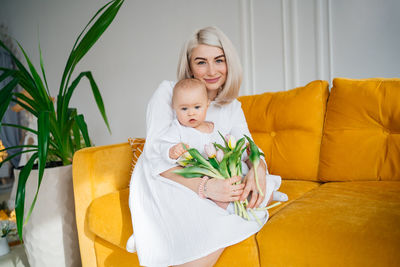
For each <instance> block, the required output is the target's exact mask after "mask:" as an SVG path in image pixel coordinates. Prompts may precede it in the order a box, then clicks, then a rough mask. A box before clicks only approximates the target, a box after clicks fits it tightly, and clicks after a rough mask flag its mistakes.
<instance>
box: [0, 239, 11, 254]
mask: <svg viewBox="0 0 400 267" xmlns="http://www.w3.org/2000/svg"><path fill="white" fill-rule="evenodd" d="M8 252H10V246H9V245H8V241H7V238H5V237H0V256H3V255H6V254H7V253H8Z"/></svg>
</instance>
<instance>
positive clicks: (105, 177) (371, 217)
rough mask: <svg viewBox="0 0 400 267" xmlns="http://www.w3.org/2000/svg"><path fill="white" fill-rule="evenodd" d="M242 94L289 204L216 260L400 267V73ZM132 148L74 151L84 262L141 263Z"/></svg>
mask: <svg viewBox="0 0 400 267" xmlns="http://www.w3.org/2000/svg"><path fill="white" fill-rule="evenodd" d="M240 101H241V102H242V107H243V110H244V112H245V115H246V119H247V122H248V125H249V129H250V131H251V132H252V135H253V138H254V140H255V141H256V143H257V144H258V145H259V146H260V147H261V148H262V149H263V151H264V152H265V155H266V160H267V163H268V168H269V171H270V173H272V174H278V175H281V176H282V178H283V183H282V186H281V189H280V190H281V191H283V192H285V193H287V194H288V196H289V201H288V202H286V203H284V204H282V205H280V206H277V207H276V208H274V209H273V210H271V211H270V220H269V221H268V222H267V224H266V225H265V226H264V227H263V229H262V230H261V231H260V232H259V233H257V234H256V235H254V236H251V237H250V238H248V239H246V240H244V241H242V242H241V243H238V244H236V245H234V246H231V247H228V248H227V249H225V251H224V252H223V254H222V256H221V258H220V259H219V261H218V262H217V266H227V267H228V266H229V267H230V266H240V267H243V266H400V79H384V78H375V79H363V80H351V79H343V78H336V79H334V81H333V86H332V88H331V90H329V85H328V83H327V82H326V81H313V82H311V83H309V84H307V85H306V86H304V87H299V88H296V89H293V90H289V91H285V92H277V93H264V94H261V95H254V96H244V97H240ZM132 152H135V153H136V156H137V155H138V153H137V152H139V153H140V151H137V150H136V151H132V148H131V146H130V145H129V143H123V144H115V145H108V146H101V147H93V148H87V149H83V150H80V151H78V152H77V153H76V154H75V156H74V160H73V182H74V194H75V207H76V222H77V229H78V235H79V246H80V251H81V257H82V266H84V267H94V266H115V267H123V266H139V263H138V259H137V255H136V254H130V253H128V252H126V251H125V244H126V241H127V239H128V238H129V236H130V235H131V234H132V225H131V214H130V211H129V208H128V192H129V189H128V185H129V180H130V169H131V161H132ZM171 201H173V200H171ZM133 216H134V214H133ZM154 253H157V251H154Z"/></svg>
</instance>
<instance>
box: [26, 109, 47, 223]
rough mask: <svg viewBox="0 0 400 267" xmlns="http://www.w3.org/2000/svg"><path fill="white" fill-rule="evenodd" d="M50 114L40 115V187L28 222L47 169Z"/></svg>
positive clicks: (30, 211) (29, 213) (28, 216)
mask: <svg viewBox="0 0 400 267" xmlns="http://www.w3.org/2000/svg"><path fill="white" fill-rule="evenodd" d="M49 120H50V119H49V112H48V111H43V112H41V113H40V114H39V118H38V122H37V125H38V126H37V127H38V159H39V161H38V163H39V164H38V165H39V166H38V187H37V189H36V193H35V197H34V198H33V202H32V204H31V207H30V209H29V211H28V214H27V215H26V221H28V220H29V218H30V216H31V213H32V210H33V208H34V207H35V204H36V200H37V196H38V193H39V189H40V185H41V183H42V179H43V174H44V168H45V167H46V160H47V153H48V148H49V137H50V131H49V124H50V122H49Z"/></svg>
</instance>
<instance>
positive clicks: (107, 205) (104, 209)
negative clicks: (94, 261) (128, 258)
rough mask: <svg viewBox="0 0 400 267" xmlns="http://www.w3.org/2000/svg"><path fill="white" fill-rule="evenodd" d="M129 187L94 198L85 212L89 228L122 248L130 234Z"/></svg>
mask: <svg viewBox="0 0 400 267" xmlns="http://www.w3.org/2000/svg"><path fill="white" fill-rule="evenodd" d="M128 198H129V188H126V189H123V190H120V191H116V192H113V193H110V194H107V195H104V196H102V197H99V198H96V199H95V200H93V201H92V203H91V204H90V207H89V209H88V213H87V219H88V226H89V230H90V231H91V232H93V233H94V234H95V235H97V236H99V237H101V238H102V239H104V240H106V241H108V242H110V243H111V244H114V245H116V246H118V247H120V248H122V249H125V248H126V242H127V241H128V239H129V237H130V236H131V235H132V233H133V232H132V220H131V212H130V210H129V205H128Z"/></svg>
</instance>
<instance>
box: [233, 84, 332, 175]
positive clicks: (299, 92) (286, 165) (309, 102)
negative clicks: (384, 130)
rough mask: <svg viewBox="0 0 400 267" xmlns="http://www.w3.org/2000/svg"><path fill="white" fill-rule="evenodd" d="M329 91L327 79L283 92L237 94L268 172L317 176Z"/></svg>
mask: <svg viewBox="0 0 400 267" xmlns="http://www.w3.org/2000/svg"><path fill="white" fill-rule="evenodd" d="M328 94H329V90H328V82H326V81H313V82H311V83H309V84H307V85H306V86H303V87H298V88H295V89H292V90H288V91H285V92H275V93H264V94H260V95H251V96H242V97H240V98H239V100H240V102H241V103H242V109H243V112H244V114H245V116H246V120H247V124H248V127H249V130H250V132H251V134H252V137H253V138H254V141H255V142H256V144H257V145H258V146H259V147H260V148H261V149H262V150H263V152H264V153H265V158H266V160H267V165H268V170H269V172H270V173H271V174H276V175H280V176H282V177H285V178H287V179H301V180H313V181H317V180H318V178H317V177H318V160H319V152H320V145H321V138H322V129H323V125H324V117H325V109H326V102H327V98H328Z"/></svg>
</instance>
